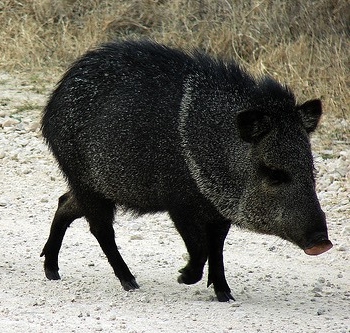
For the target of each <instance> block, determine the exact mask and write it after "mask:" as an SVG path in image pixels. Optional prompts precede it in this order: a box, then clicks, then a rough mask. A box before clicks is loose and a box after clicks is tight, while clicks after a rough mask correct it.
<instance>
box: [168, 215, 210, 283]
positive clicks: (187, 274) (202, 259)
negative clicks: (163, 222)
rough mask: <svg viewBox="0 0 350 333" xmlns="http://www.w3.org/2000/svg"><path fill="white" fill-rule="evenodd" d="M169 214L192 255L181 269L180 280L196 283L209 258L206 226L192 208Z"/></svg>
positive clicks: (180, 281)
mask: <svg viewBox="0 0 350 333" xmlns="http://www.w3.org/2000/svg"><path fill="white" fill-rule="evenodd" d="M169 215H170V217H171V219H172V220H173V222H174V224H175V227H176V229H177V230H178V231H179V233H180V235H181V237H182V239H183V240H184V242H185V245H186V248H187V251H188V254H189V257H190V258H189V261H188V263H187V265H186V266H185V267H184V268H182V269H180V270H179V272H180V273H181V275H180V276H179V277H178V282H179V283H185V284H194V283H196V282H198V281H200V280H201V278H202V276H203V268H204V265H205V263H206V261H207V258H208V248H207V237H206V230H205V227H204V225H202V224H201V223H200V222H199V221H198V218H197V216H196V214H194V213H193V211H192V209H189V208H182V209H181V208H180V209H177V210H174V211H169Z"/></svg>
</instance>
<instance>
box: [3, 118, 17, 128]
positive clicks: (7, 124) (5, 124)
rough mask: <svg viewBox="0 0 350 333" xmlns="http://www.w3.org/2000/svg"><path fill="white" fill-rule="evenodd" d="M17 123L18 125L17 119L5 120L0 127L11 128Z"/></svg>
mask: <svg viewBox="0 0 350 333" xmlns="http://www.w3.org/2000/svg"><path fill="white" fill-rule="evenodd" d="M18 123H19V120H17V119H14V118H7V119H5V120H4V122H3V123H2V127H12V126H14V125H16V124H18Z"/></svg>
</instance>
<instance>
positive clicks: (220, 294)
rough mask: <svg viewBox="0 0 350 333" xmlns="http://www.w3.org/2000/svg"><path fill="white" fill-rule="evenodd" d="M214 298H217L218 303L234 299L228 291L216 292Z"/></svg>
mask: <svg viewBox="0 0 350 333" xmlns="http://www.w3.org/2000/svg"><path fill="white" fill-rule="evenodd" d="M216 297H217V298H218V301H219V302H229V301H235V299H234V298H233V296H232V295H231V292H229V291H218V292H217V293H216Z"/></svg>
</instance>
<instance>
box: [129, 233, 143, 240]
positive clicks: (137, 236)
mask: <svg viewBox="0 0 350 333" xmlns="http://www.w3.org/2000/svg"><path fill="white" fill-rule="evenodd" d="M142 239H143V236H142V235H140V234H135V235H131V236H130V240H142Z"/></svg>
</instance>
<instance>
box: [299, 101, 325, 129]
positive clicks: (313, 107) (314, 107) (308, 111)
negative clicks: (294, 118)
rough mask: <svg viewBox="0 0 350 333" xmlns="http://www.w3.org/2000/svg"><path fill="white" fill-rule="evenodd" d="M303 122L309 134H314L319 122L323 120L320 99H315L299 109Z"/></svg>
mask: <svg viewBox="0 0 350 333" xmlns="http://www.w3.org/2000/svg"><path fill="white" fill-rule="evenodd" d="M297 110H298V112H299V114H300V116H301V121H302V122H303V125H304V127H305V129H306V131H307V132H308V133H311V132H313V131H314V130H315V129H316V127H317V125H318V122H319V120H320V118H321V114H322V103H321V100H319V99H313V100H311V101H307V102H305V103H304V104H301V105H300V106H298V108H297Z"/></svg>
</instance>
